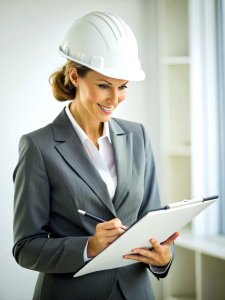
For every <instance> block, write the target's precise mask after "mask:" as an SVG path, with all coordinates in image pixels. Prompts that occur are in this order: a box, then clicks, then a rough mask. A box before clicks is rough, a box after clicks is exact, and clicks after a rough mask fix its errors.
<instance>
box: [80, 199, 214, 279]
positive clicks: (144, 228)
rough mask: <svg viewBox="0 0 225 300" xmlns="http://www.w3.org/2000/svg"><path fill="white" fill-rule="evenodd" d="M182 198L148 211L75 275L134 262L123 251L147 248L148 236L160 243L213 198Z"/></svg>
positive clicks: (148, 245) (128, 252)
mask: <svg viewBox="0 0 225 300" xmlns="http://www.w3.org/2000/svg"><path fill="white" fill-rule="evenodd" d="M202 200H203V199H202ZM184 201H187V200H184ZM184 201H181V202H176V203H177V204H179V203H180V205H175V206H171V207H170V208H168V209H159V210H155V211H150V212H148V213H147V214H146V215H145V216H144V217H142V218H141V219H140V220H139V221H138V222H136V223H135V224H134V225H132V226H131V227H130V228H129V229H128V230H127V231H126V232H124V234H122V235H121V236H120V237H119V238H118V239H116V240H115V241H114V242H113V243H112V244H111V245H110V246H108V247H107V248H106V249H105V250H103V251H102V252H101V253H100V254H98V255H97V256H96V257H95V258H93V259H92V260H91V261H89V262H88V263H87V264H86V265H85V266H84V267H83V268H81V269H80V270H79V271H78V272H77V273H76V274H75V275H74V277H79V276H82V275H86V274H88V273H92V272H97V271H102V270H108V269H114V268H119V267H124V266H127V265H130V264H134V263H137V261H134V260H130V259H124V258H123V255H125V254H130V253H132V252H131V250H132V249H134V248H141V247H143V248H144V247H147V248H150V246H151V244H150V242H149V240H150V239H151V238H155V239H157V240H158V241H159V242H160V243H162V242H164V241H165V240H167V239H168V237H170V236H171V235H172V234H173V233H174V232H176V231H179V230H180V229H181V228H182V227H183V226H184V225H186V224H187V223H188V222H190V221H191V220H192V219H193V218H194V217H195V216H197V215H198V214H199V213H200V212H202V211H203V210H204V209H205V208H207V207H208V206H209V205H211V204H212V203H214V202H215V201H216V200H215V199H214V200H208V201H205V202H202V201H200V202H199V200H196V201H193V200H190V202H188V203H186V204H185V203H184Z"/></svg>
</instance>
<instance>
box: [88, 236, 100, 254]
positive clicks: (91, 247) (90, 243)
mask: <svg viewBox="0 0 225 300" xmlns="http://www.w3.org/2000/svg"><path fill="white" fill-rule="evenodd" d="M97 254H98V253H97V251H96V250H95V247H94V242H93V236H91V237H90V238H89V241H88V245H87V257H88V258H91V257H94V256H96V255H97Z"/></svg>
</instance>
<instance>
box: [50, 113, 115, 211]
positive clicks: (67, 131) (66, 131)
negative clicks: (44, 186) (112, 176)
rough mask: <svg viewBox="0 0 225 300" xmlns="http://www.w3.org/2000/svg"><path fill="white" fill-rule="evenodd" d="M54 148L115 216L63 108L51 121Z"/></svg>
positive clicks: (103, 184)
mask: <svg viewBox="0 0 225 300" xmlns="http://www.w3.org/2000/svg"><path fill="white" fill-rule="evenodd" d="M52 128H53V134H54V139H55V141H57V142H61V143H59V144H58V145H57V146H56V149H57V150H58V151H59V153H60V154H61V155H62V157H63V158H64V159H65V161H66V162H67V163H68V164H69V165H70V166H71V167H72V168H73V169H74V171H75V172H76V173H77V174H78V175H79V176H80V177H81V178H82V179H83V180H84V181H85V182H86V184H87V185H88V186H89V187H90V189H91V190H92V191H93V192H94V193H95V194H96V195H97V196H98V198H99V199H100V200H101V201H102V203H103V204H104V205H105V206H106V207H107V208H108V209H109V210H110V211H111V212H112V213H113V214H114V215H115V216H116V213H115V209H114V206H113V203H112V201H111V199H110V196H109V193H108V189H107V186H106V184H105V182H104V181H103V180H102V178H101V176H100V174H99V173H98V171H97V170H96V168H95V166H94V165H93V163H92V161H91V160H90V158H89V156H88V154H87V152H86V151H85V148H84V146H83V144H82V142H81V141H80V138H79V137H78V135H77V133H76V131H75V130H74V128H73V126H72V124H71V122H70V120H69V119H68V117H67V115H66V113H65V111H64V110H63V111H62V112H61V113H60V115H59V116H58V117H57V118H56V119H55V120H54V121H53V123H52Z"/></svg>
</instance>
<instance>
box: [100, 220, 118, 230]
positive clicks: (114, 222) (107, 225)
mask: <svg viewBox="0 0 225 300" xmlns="http://www.w3.org/2000/svg"><path fill="white" fill-rule="evenodd" d="M98 225H99V227H101V228H103V229H114V228H121V227H122V226H123V225H122V223H121V221H120V219H112V220H110V221H108V222H105V223H99V224H98ZM98 225H97V226H98Z"/></svg>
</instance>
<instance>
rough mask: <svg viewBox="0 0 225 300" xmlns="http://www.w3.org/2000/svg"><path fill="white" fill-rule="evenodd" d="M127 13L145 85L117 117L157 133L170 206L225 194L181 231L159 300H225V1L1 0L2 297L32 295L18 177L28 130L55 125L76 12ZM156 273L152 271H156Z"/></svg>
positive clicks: (133, 88)
mask: <svg viewBox="0 0 225 300" xmlns="http://www.w3.org/2000/svg"><path fill="white" fill-rule="evenodd" d="M91 11H106V12H111V13H113V14H116V15H118V16H120V17H121V18H122V19H124V20H125V21H126V22H127V23H128V24H129V26H130V27H131V28H132V30H133V32H134V34H135V36H136V39H137V42H138V45H139V54H140V60H141V63H142V67H143V69H144V71H145V72H146V79H145V81H143V82H137V83H135V82H130V83H129V88H128V95H127V99H126V101H124V102H123V103H121V104H120V106H119V107H118V108H117V111H116V112H115V115H114V116H115V117H119V118H124V119H127V120H131V121H135V122H141V123H143V124H144V126H145V127H146V129H147V131H148V133H149V136H150V138H151V142H152V147H153V150H154V154H155V161H156V167H157V173H158V181H159V186H160V193H161V199H162V204H163V205H165V204H168V203H171V202H176V201H180V200H183V199H185V198H186V199H190V198H200V197H202V196H206V197H207V196H210V195H214V194H218V195H219V196H220V198H219V200H218V201H217V203H215V204H213V205H212V206H211V207H210V208H208V209H207V210H206V211H205V212H204V213H201V214H200V215H199V216H198V217H196V218H195V219H194V221H193V222H191V223H190V224H188V225H187V226H185V228H184V229H183V230H181V235H180V237H179V238H178V239H177V241H176V243H175V248H176V259H175V261H174V263H173V266H172V268H171V271H170V273H169V276H168V277H167V278H166V279H165V280H160V281H157V280H155V279H154V278H152V280H153V285H154V290H155V294H156V300H161V299H167V300H169V299H170V300H172V299H197V300H207V299H209V300H212V299H214V300H220V299H225V298H224V297H225V296H224V295H225V238H224V237H225V182H224V180H225V120H224V116H225V98H224V96H225V82H224V80H225V77H224V74H225V64H224V54H225V52H224V46H225V45H224V41H225V34H224V33H225V24H224V20H225V19H224V16H225V4H224V1H223V0H113V1H107V0H85V1H78V0H54V1H53V0H20V1H17V0H1V1H0V24H1V26H0V37H1V38H0V66H1V75H0V76H1V81H0V82H1V84H0V95H1V98H0V101H1V102H0V103H1V106H0V128H1V131H0V137H1V148H0V155H1V156H0V157H1V168H0V180H1V189H0V201H1V209H0V218H1V226H0V234H1V250H0V253H1V255H0V277H1V281H0V299H1V300H30V299H32V295H33V290H34V286H35V281H36V278H37V273H36V272H33V271H29V270H26V269H23V268H21V267H20V266H18V265H17V263H16V262H15V260H14V258H13V256H12V247H13V233H12V224H13V191H14V187H13V181H12V173H13V170H14V168H15V165H16V163H17V159H18V142H19V138H20V137H21V135H23V134H24V133H27V132H30V131H33V130H35V129H37V128H40V127H42V126H45V125H46V124H48V123H50V122H52V121H53V120H54V118H55V117H56V116H57V115H58V113H59V112H60V111H61V110H62V109H63V107H64V106H65V105H66V103H59V102H57V101H56V100H54V98H53V95H52V91H51V87H50V85H49V83H48V78H49V76H50V75H51V74H52V73H53V72H54V71H55V70H57V69H58V68H60V67H61V66H62V65H63V64H64V63H65V59H64V58H62V57H61V56H60V55H59V53H58V47H59V45H60V44H61V43H62V41H63V38H64V36H65V34H66V32H67V30H68V28H69V27H70V26H71V25H72V23H73V22H74V20H75V19H77V18H79V17H80V16H82V15H84V14H86V13H88V12H91ZM150 276H151V275H150Z"/></svg>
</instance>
